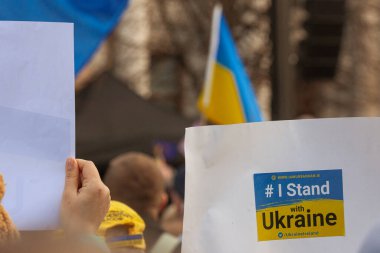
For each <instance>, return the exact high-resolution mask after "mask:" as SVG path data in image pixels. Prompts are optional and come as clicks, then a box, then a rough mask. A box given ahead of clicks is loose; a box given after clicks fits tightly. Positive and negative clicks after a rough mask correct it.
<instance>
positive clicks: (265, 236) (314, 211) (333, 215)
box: [253, 169, 345, 241]
mask: <svg viewBox="0 0 380 253" xmlns="http://www.w3.org/2000/svg"><path fill="white" fill-rule="evenodd" d="M253 180H254V189H255V199H256V220H257V234H258V240H259V241H269V240H284V239H296V238H313V237H326V236H344V235H345V229H344V202H343V180H342V170H340V169H339V170H314V171H297V172H279V173H259V174H254V175H253Z"/></svg>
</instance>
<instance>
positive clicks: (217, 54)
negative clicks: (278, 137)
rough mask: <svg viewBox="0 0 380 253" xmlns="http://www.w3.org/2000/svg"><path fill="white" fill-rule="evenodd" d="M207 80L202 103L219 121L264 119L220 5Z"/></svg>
mask: <svg viewBox="0 0 380 253" xmlns="http://www.w3.org/2000/svg"><path fill="white" fill-rule="evenodd" d="M212 29H213V33H212V38H211V46H210V48H211V49H210V55H209V59H208V66H207V73H206V82H205V86H204V89H203V91H202V93H201V96H200V97H199V100H198V107H199V109H200V111H201V112H202V114H203V115H204V116H205V117H206V118H207V119H208V120H210V121H211V122H213V123H217V124H235V123H244V122H254V121H256V122H257V121H262V117H261V112H260V109H259V106H258V104H257V101H256V97H255V93H254V91H253V88H252V85H251V83H250V80H249V77H248V75H247V73H246V72H245V70H244V66H243V63H242V61H241V60H240V57H239V55H238V52H237V50H236V47H235V45H234V41H233V39H232V35H231V32H230V30H229V28H228V24H227V21H226V19H225V17H224V16H223V14H222V8H221V7H220V6H217V7H215V10H214V15H213V28H212Z"/></svg>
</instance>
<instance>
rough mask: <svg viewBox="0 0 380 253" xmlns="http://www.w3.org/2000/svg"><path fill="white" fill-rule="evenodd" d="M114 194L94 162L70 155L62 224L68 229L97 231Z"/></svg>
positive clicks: (78, 231) (73, 230)
mask: <svg viewBox="0 0 380 253" xmlns="http://www.w3.org/2000/svg"><path fill="white" fill-rule="evenodd" d="M110 201H111V197H110V191H109V189H108V188H107V187H106V186H105V185H104V184H103V182H102V180H101V179H100V176H99V172H98V170H97V169H96V167H95V165H94V163H92V162H90V161H85V160H80V159H78V160H75V159H74V158H69V159H67V161H66V180H65V189H64V192H63V197H62V205H61V222H62V227H63V228H64V230H65V232H67V233H74V234H86V233H88V234H96V232H97V230H98V227H99V225H100V223H101V222H102V221H103V219H104V216H105V215H106V213H107V211H108V209H109V205H110Z"/></svg>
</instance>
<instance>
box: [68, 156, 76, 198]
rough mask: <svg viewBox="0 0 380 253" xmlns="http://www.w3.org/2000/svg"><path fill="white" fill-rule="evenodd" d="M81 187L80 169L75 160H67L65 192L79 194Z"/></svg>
mask: <svg viewBox="0 0 380 253" xmlns="http://www.w3.org/2000/svg"><path fill="white" fill-rule="evenodd" d="M78 187H79V168H78V164H77V162H76V160H75V159H74V158H68V159H67V160H66V177H65V192H66V193H77V192H78Z"/></svg>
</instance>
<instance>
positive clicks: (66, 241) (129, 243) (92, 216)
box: [0, 143, 185, 253]
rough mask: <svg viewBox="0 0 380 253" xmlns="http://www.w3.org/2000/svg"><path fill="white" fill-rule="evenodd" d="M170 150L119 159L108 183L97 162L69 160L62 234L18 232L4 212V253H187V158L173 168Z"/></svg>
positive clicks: (0, 227) (0, 233) (161, 147)
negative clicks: (183, 243) (184, 250)
mask: <svg viewBox="0 0 380 253" xmlns="http://www.w3.org/2000/svg"><path fill="white" fill-rule="evenodd" d="M165 145H166V146H167V147H168V146H169V147H170V146H173V145H175V144H172V143H157V144H156V145H155V147H154V150H155V151H154V156H149V155H146V154H143V153H139V152H128V153H125V154H121V155H119V156H117V157H115V158H114V159H113V160H112V161H111V162H110V164H109V167H108V168H107V170H106V172H105V175H104V178H103V179H102V178H101V177H100V174H99V171H98V169H97V168H96V166H95V164H94V163H93V162H91V161H86V160H81V159H74V158H68V159H67V161H66V178H65V188H64V192H63V195H62V200H61V214H60V224H61V227H60V229H59V230H57V231H33V232H32V231H29V232H27V231H18V230H17V228H16V227H15V225H14V224H13V222H12V220H11V217H9V216H8V214H7V212H6V210H4V208H3V207H1V210H0V213H1V217H0V218H1V219H0V245H1V246H0V251H1V252H128V253H129V252H136V253H140V252H152V253H166V252H167V253H170V252H173V253H175V252H181V234H182V224H183V210H184V184H185V171H184V166H183V164H182V163H179V162H178V160H182V161H183V158H181V157H179V158H178V157H177V162H176V163H177V165H178V164H179V166H178V167H177V168H173V167H172V166H171V165H169V164H168V163H167V161H166V156H167V153H168V152H167V150H168V148H167V147H166V148H165ZM174 149H176V148H175V147H174ZM165 153H166V155H165ZM169 153H173V152H169ZM176 153H177V154H176V155H180V152H176ZM0 186H1V187H0V192H1V193H2V195H4V193H5V187H4V182H3V181H2V180H1V182H0Z"/></svg>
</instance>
